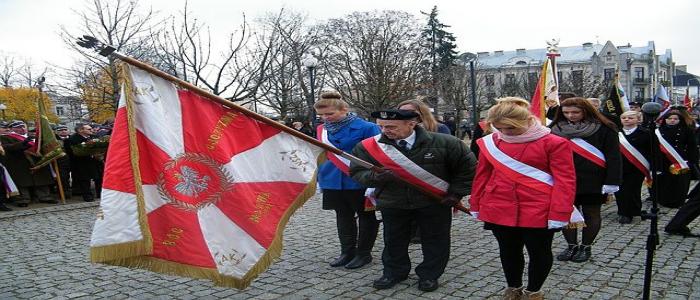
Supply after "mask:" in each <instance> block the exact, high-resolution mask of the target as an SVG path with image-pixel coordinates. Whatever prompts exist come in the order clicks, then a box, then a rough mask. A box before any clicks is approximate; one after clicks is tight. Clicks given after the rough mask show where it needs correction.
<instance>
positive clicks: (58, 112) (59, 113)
mask: <svg viewBox="0 0 700 300" xmlns="http://www.w3.org/2000/svg"><path fill="white" fill-rule="evenodd" d="M56 115H57V116H63V115H65V111H64V110H63V106H56Z"/></svg>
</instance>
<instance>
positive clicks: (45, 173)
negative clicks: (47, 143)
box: [0, 121, 58, 207]
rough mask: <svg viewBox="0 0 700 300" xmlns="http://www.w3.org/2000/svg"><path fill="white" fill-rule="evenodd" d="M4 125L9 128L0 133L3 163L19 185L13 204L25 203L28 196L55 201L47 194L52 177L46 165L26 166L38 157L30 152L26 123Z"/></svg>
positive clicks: (32, 198)
mask: <svg viewBox="0 0 700 300" xmlns="http://www.w3.org/2000/svg"><path fill="white" fill-rule="evenodd" d="M8 126H9V128H10V131H11V132H9V133H7V134H4V135H2V136H0V140H1V141H2V146H3V148H5V156H6V157H5V167H6V168H7V170H8V172H9V173H10V176H11V177H12V180H14V182H15V184H16V185H17V188H18V189H19V193H20V194H19V197H18V198H17V206H19V207H27V206H29V203H30V202H31V200H35V201H36V200H38V201H39V202H43V203H58V201H57V200H56V199H54V198H53V197H51V194H50V189H49V187H50V186H51V185H52V184H54V180H53V177H52V176H51V170H50V169H49V167H48V166H46V167H43V168H40V169H38V170H35V171H32V170H30V168H31V167H32V165H33V164H34V163H35V162H37V161H38V160H39V159H40V157H39V156H36V155H34V154H32V152H33V151H32V150H31V149H32V148H33V147H34V139H32V138H30V137H29V136H28V135H27V124H25V123H24V122H22V121H13V122H11V123H10V124H9V125H8ZM32 192H33V194H32Z"/></svg>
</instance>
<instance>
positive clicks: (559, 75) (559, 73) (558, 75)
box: [557, 72, 563, 80]
mask: <svg viewBox="0 0 700 300" xmlns="http://www.w3.org/2000/svg"><path fill="white" fill-rule="evenodd" d="M557 78H558V79H559V80H561V79H562V78H563V77H561V72H557Z"/></svg>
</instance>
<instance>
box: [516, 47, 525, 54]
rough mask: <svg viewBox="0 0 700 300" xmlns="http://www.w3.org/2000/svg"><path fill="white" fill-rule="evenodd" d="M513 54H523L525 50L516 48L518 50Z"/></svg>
mask: <svg viewBox="0 0 700 300" xmlns="http://www.w3.org/2000/svg"><path fill="white" fill-rule="evenodd" d="M515 53H517V54H525V48H518V49H515Z"/></svg>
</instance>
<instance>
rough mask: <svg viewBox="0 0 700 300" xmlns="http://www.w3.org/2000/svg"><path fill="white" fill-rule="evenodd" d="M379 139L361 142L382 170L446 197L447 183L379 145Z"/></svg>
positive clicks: (394, 150)
mask: <svg viewBox="0 0 700 300" xmlns="http://www.w3.org/2000/svg"><path fill="white" fill-rule="evenodd" d="M380 137H381V134H379V135H376V136H374V137H371V138H367V139H365V140H363V141H362V145H363V146H365V149H366V150H367V152H368V153H369V155H371V156H372V157H374V159H376V160H377V162H379V163H380V164H381V165H382V166H383V167H384V168H386V169H389V170H391V171H393V172H394V173H396V176H399V177H400V178H402V179H404V180H406V181H407V182H409V183H411V184H413V185H417V186H420V187H423V188H425V189H426V190H428V191H430V192H432V193H434V194H436V195H438V196H445V195H447V188H448V187H449V184H448V183H447V181H445V180H443V179H442V178H440V177H437V176H435V175H433V174H431V173H430V172H428V171H426V170H425V169H423V168H421V167H420V166H419V165H417V164H416V163H414V162H413V161H411V160H410V159H409V158H408V157H406V156H405V155H403V153H401V151H399V150H398V149H396V147H394V146H392V145H389V144H384V143H379V142H378V140H379V138H380Z"/></svg>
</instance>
